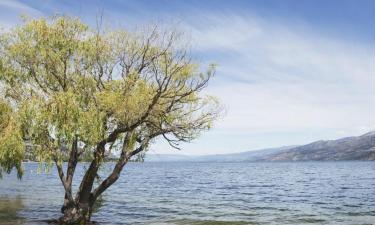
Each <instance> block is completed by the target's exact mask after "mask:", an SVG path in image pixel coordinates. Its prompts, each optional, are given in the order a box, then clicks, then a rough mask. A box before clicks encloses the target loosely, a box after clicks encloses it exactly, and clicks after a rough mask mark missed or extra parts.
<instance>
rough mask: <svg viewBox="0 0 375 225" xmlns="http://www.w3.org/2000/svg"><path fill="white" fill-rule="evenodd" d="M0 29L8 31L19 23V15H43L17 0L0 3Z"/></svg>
mask: <svg viewBox="0 0 375 225" xmlns="http://www.w3.org/2000/svg"><path fill="white" fill-rule="evenodd" d="M0 8H1V11H0V12H1V14H0V27H2V28H5V29H8V28H11V27H13V26H14V25H16V24H18V23H19V22H20V16H21V15H27V16H31V17H37V16H41V15H43V13H42V12H40V11H39V10H37V9H35V8H33V7H31V6H29V5H27V4H26V3H22V2H20V1H18V0H1V1H0Z"/></svg>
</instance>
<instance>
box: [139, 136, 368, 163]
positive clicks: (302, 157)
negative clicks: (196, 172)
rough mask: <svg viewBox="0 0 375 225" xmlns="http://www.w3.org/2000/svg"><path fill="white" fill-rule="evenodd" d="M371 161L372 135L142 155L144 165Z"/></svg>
mask: <svg viewBox="0 0 375 225" xmlns="http://www.w3.org/2000/svg"><path fill="white" fill-rule="evenodd" d="M340 160H366V161H368V160H375V131H372V132H369V133H366V134H364V135H361V136H357V137H346V138H341V139H337V140H327V141H323V140H321V141H316V142H312V143H310V144H306V145H300V146H286V147H280V148H269V149H262V150H256V151H247V152H240V153H233V154H217V155H203V156H189V155H164V154H149V155H146V161H153V162H155V161H194V162H256V161H272V162H274V161H340Z"/></svg>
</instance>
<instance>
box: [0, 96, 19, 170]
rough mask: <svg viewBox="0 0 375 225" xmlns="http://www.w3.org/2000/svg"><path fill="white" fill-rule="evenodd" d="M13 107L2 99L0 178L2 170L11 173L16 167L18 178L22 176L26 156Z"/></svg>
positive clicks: (0, 111)
mask: <svg viewBox="0 0 375 225" xmlns="http://www.w3.org/2000/svg"><path fill="white" fill-rule="evenodd" d="M14 116H15V115H14V113H13V112H12V109H11V107H10V106H9V105H8V104H7V103H6V102H5V101H4V100H1V99H0V176H2V170H3V169H4V170H5V172H7V173H9V172H10V171H11V170H12V168H13V167H16V169H17V172H18V177H21V176H22V172H23V171H22V167H21V160H22V159H23V155H24V149H25V147H24V144H23V141H22V137H21V130H20V127H19V124H18V123H17V120H16V118H14Z"/></svg>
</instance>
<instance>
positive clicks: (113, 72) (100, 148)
mask: <svg viewBox="0 0 375 225" xmlns="http://www.w3.org/2000/svg"><path fill="white" fill-rule="evenodd" d="M182 38H183V36H182V35H181V34H180V33H178V32H175V31H174V30H165V29H160V28H158V27H157V26H154V27H151V28H148V29H145V30H143V31H142V32H127V31H124V30H108V31H106V32H103V31H101V30H100V29H92V28H90V27H89V26H87V25H85V24H83V23H82V22H81V21H80V20H79V19H76V18H72V17H65V16H55V17H52V18H48V19H45V18H42V19H32V20H25V23H24V24H23V25H22V26H19V27H16V28H14V29H13V30H11V31H9V32H7V33H4V34H2V35H1V36H0V42H1V43H0V90H1V96H0V168H1V170H0V172H2V171H5V172H8V173H9V172H10V171H11V170H12V168H14V167H15V168H16V169H17V171H18V175H19V176H21V175H22V166H21V161H22V159H23V156H24V151H25V147H28V148H26V149H29V151H31V154H32V155H33V157H34V158H35V159H36V160H37V161H39V162H44V163H51V164H55V166H56V167H57V171H58V175H59V177H60V179H61V182H62V185H63V187H64V190H65V199H64V203H63V207H62V209H61V210H62V213H63V215H62V216H61V218H60V219H59V221H60V222H61V223H63V224H79V223H84V222H86V221H89V220H90V217H91V213H92V208H93V205H94V203H95V201H96V200H97V199H98V197H99V196H100V195H101V194H102V193H103V192H104V191H105V190H106V189H107V188H108V187H110V186H111V185H112V184H113V183H114V182H115V181H116V180H117V179H118V178H119V176H120V173H121V171H122V169H123V167H124V166H125V164H126V163H127V162H128V161H129V160H130V158H131V157H133V156H136V155H138V154H142V155H143V154H144V152H145V151H146V150H147V149H148V147H149V146H150V143H152V141H153V140H154V139H155V138H158V137H160V138H162V139H164V140H166V141H167V142H168V143H169V144H170V145H171V146H172V147H175V148H179V143H180V142H189V141H191V140H192V139H194V138H197V137H198V135H199V134H200V133H201V132H202V131H205V130H207V129H209V128H210V126H211V124H212V121H213V120H214V119H215V118H216V117H217V116H218V114H219V112H220V107H219V104H218V103H217V101H216V100H215V98H213V97H210V96H206V95H203V94H202V93H201V92H202V90H204V88H205V87H206V86H207V83H208V81H209V79H210V78H211V77H212V76H213V74H214V70H215V68H214V65H210V66H209V67H208V70H207V71H206V72H204V73H202V72H200V67H199V65H198V64H196V63H194V62H193V61H192V60H191V58H190V57H189V55H188V54H187V48H186V47H184V45H182V44H181V43H182V41H181V40H182ZM25 145H26V146H25ZM113 149H117V150H118V151H119V156H118V159H117V161H116V164H115V166H114V168H113V171H111V173H110V174H109V175H108V177H106V178H105V179H103V180H102V181H100V182H95V180H96V179H97V177H98V176H97V173H98V170H99V169H100V168H101V166H102V165H103V163H104V161H105V159H106V157H108V155H110V154H109V153H110V152H111V151H113ZM82 156H85V158H86V159H88V158H89V159H90V164H89V166H88V168H87V170H86V171H85V174H84V176H83V178H82V181H81V183H80V185H79V189H78V191H77V193H75V194H74V193H72V180H73V176H74V171H75V168H76V165H77V163H78V161H80V160H81V159H82ZM88 156H89V157H88ZM63 159H67V169H66V171H64V169H63V166H62V164H63ZM96 183H99V184H98V185H97V184H96Z"/></svg>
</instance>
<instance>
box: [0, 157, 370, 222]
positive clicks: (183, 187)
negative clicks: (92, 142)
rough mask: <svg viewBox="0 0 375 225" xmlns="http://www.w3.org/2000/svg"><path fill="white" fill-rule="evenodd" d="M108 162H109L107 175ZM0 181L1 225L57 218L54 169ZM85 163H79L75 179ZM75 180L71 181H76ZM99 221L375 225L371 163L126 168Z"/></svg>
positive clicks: (33, 169)
mask: <svg viewBox="0 0 375 225" xmlns="http://www.w3.org/2000/svg"><path fill="white" fill-rule="evenodd" d="M112 166H113V164H110V163H109V164H107V165H106V167H107V168H106V169H103V170H102V171H101V172H102V174H105V173H107V172H108V171H109V169H110V168H111V167H112ZM37 167H38V165H37V164H36V163H28V164H25V169H26V171H25V175H24V177H23V179H22V180H21V181H19V180H17V178H16V176H15V174H11V175H6V176H4V178H3V180H0V224H42V222H41V220H45V219H54V218H57V217H58V216H59V215H60V214H59V212H60V207H61V204H62V200H63V199H62V198H63V188H62V186H61V184H60V181H59V179H58V177H57V175H56V171H55V170H52V171H51V173H49V174H44V173H42V174H38V172H37ZM84 168H85V165H84V164H80V165H79V167H78V171H77V176H76V177H75V178H80V176H81V175H82V173H83V171H84ZM77 183H78V179H76V184H77ZM92 219H93V220H94V221H96V222H98V223H99V224H155V225H161V224H176V225H177V224H185V225H187V224H194V225H195V224H198V225H203V224H236V225H242V224H345V225H346V224H353V225H354V224H355V225H358V224H362V225H364V224H375V162H308V163H171V162H168V163H161V162H155V163H151V162H148V163H130V164H128V165H127V166H126V168H125V170H124V171H123V174H122V176H121V178H120V179H119V181H118V182H117V183H116V184H115V185H113V186H112V187H111V188H110V189H108V191H107V192H105V194H104V196H103V198H102V201H101V202H100V209H99V210H98V212H96V213H95V214H94V215H93V218H92Z"/></svg>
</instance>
